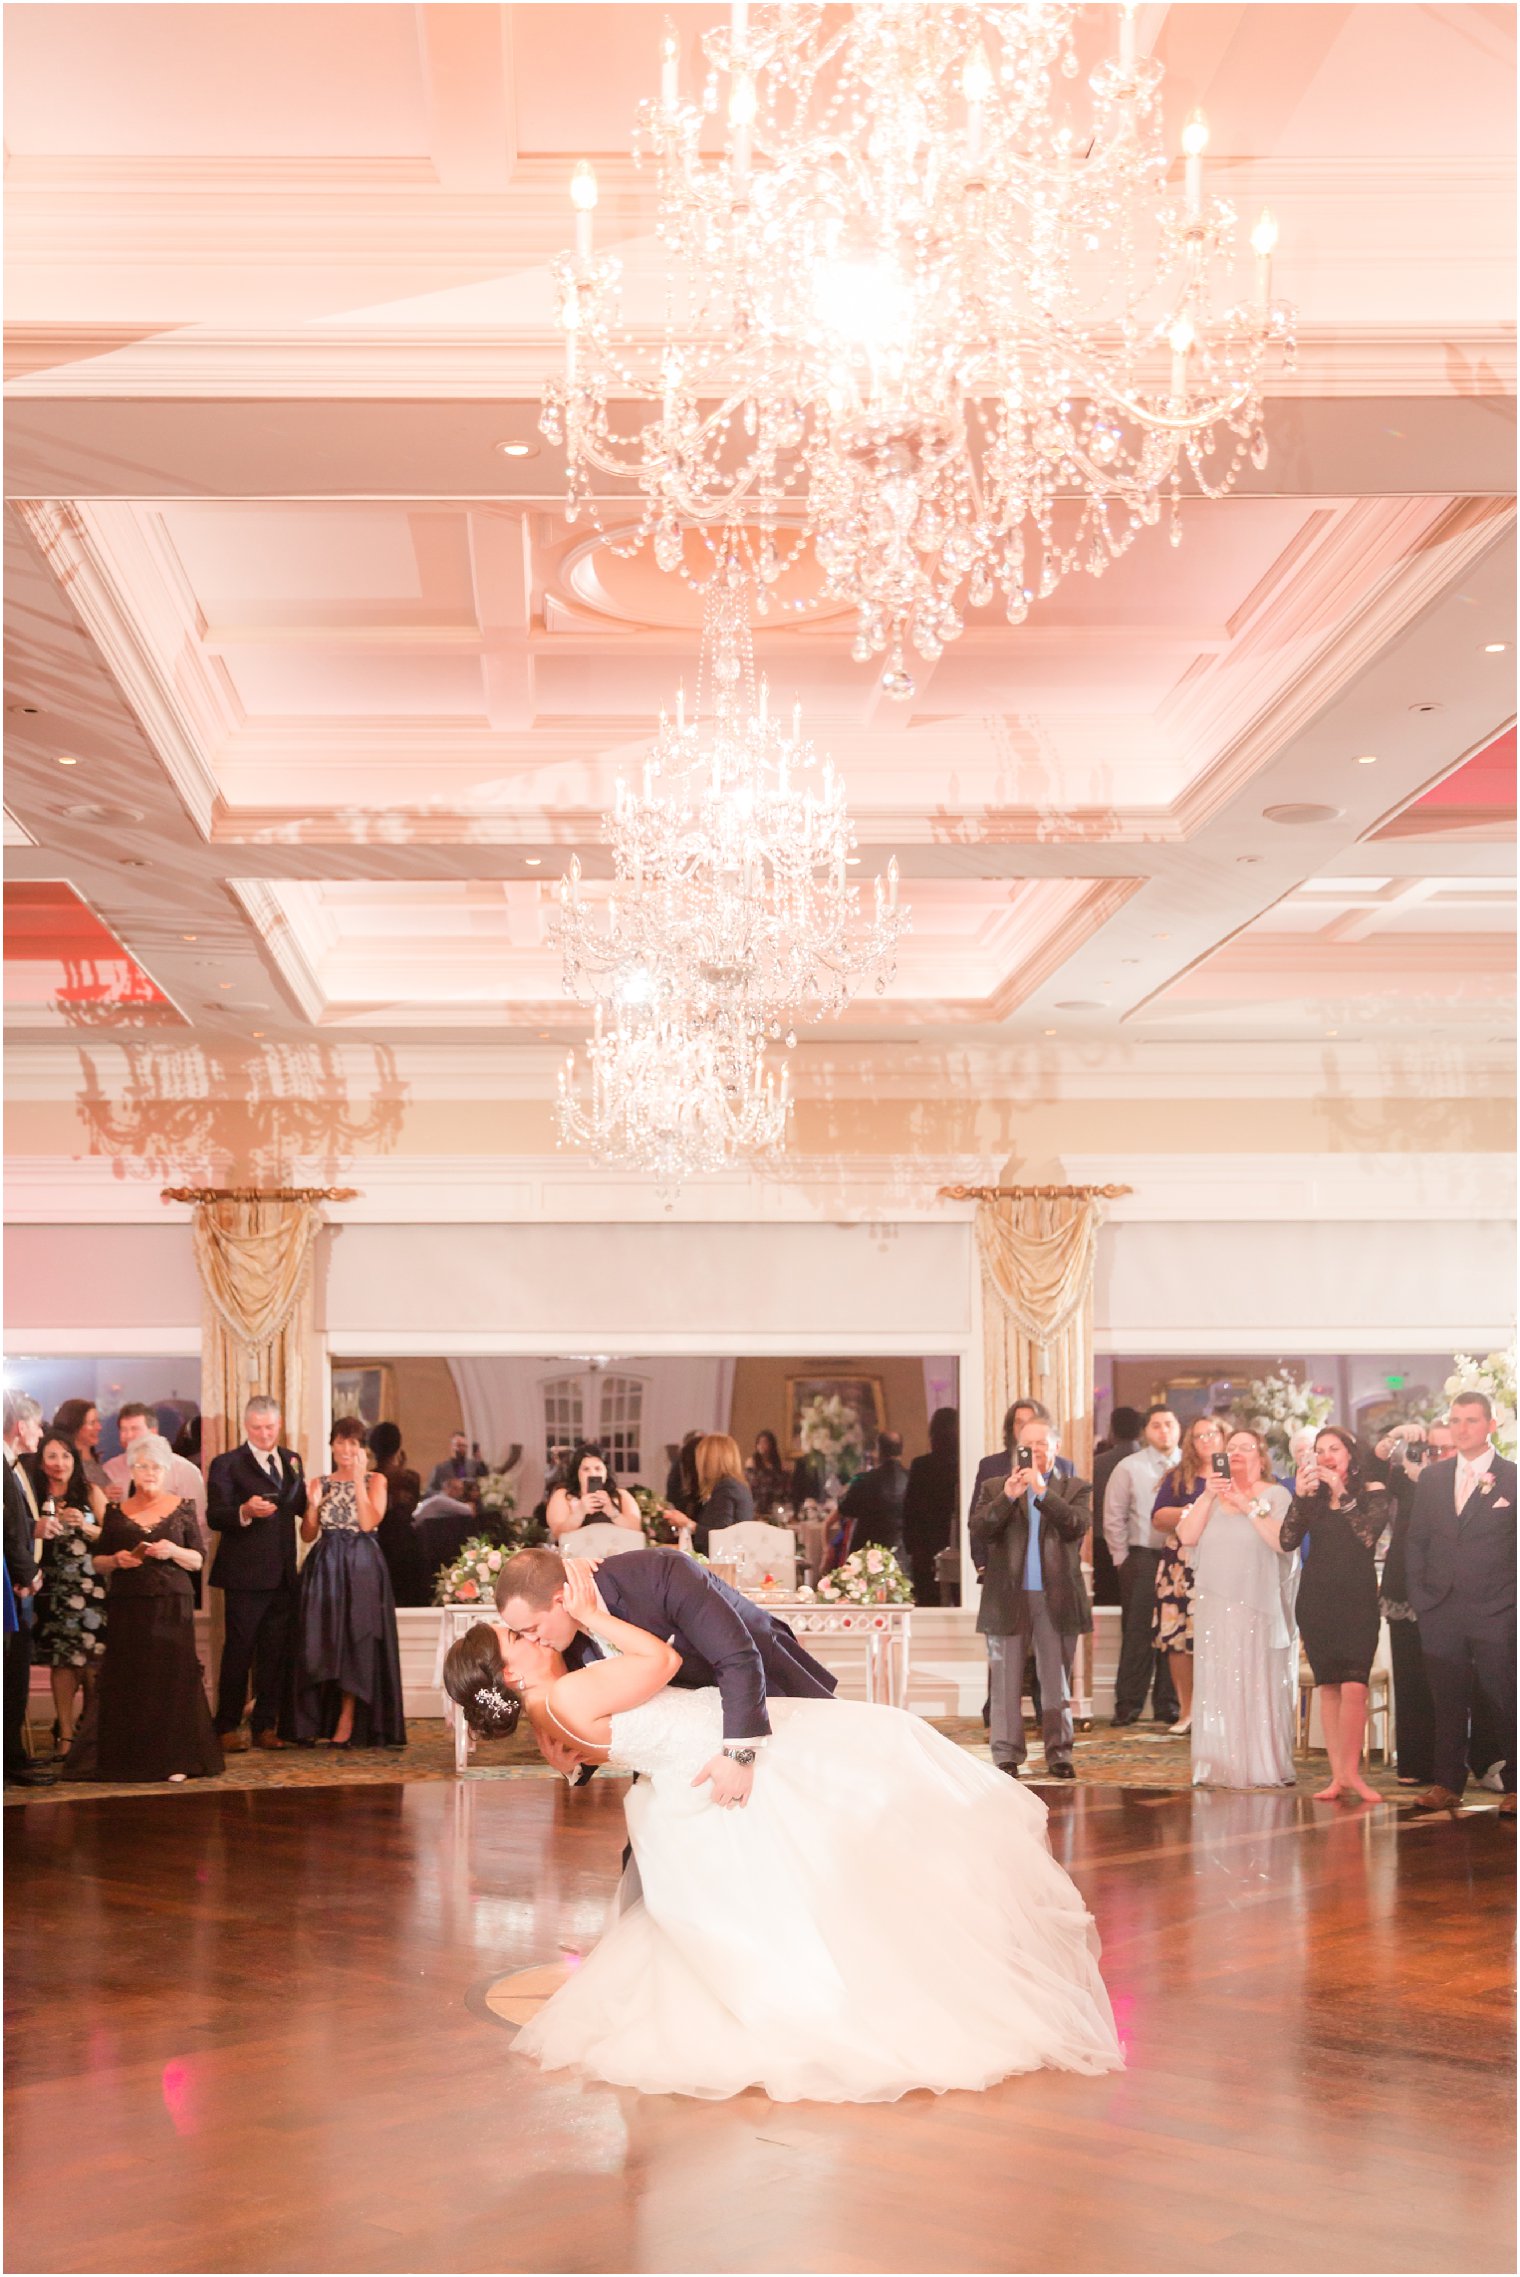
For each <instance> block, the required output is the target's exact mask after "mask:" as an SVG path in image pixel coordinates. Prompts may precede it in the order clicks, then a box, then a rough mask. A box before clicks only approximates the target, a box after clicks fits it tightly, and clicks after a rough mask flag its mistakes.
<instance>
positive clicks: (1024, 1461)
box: [1013, 1447, 1034, 1471]
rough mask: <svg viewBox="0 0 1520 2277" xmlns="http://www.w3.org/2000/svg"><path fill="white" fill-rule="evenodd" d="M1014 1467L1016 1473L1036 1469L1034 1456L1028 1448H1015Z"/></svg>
mask: <svg viewBox="0 0 1520 2277" xmlns="http://www.w3.org/2000/svg"><path fill="white" fill-rule="evenodd" d="M1013 1467H1014V1469H1015V1470H1016V1471H1032V1470H1033V1469H1034V1456H1033V1455H1032V1454H1031V1452H1030V1450H1029V1449H1028V1448H1027V1447H1015V1448H1014V1450H1013Z"/></svg>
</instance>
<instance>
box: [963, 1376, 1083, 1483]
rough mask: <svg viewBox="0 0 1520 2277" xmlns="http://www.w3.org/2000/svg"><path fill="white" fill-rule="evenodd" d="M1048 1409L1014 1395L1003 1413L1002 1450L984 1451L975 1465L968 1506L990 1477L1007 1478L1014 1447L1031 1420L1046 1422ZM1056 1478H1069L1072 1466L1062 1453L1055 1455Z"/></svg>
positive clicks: (1036, 1402)
mask: <svg viewBox="0 0 1520 2277" xmlns="http://www.w3.org/2000/svg"><path fill="white" fill-rule="evenodd" d="M1049 1421H1050V1409H1049V1408H1048V1407H1046V1406H1045V1405H1044V1404H1043V1402H1041V1401H1040V1400H1037V1399H1016V1400H1015V1401H1014V1403H1013V1405H1012V1407H1010V1408H1009V1410H1008V1413H1007V1414H1006V1415H1005V1416H1004V1417H1003V1451H1002V1453H1001V1454H1000V1455H983V1457H982V1459H981V1461H980V1462H979V1463H978V1464H977V1466H976V1477H975V1478H974V1479H973V1480H972V1482H971V1505H970V1506H971V1508H973V1509H974V1508H975V1507H976V1498H977V1496H978V1495H979V1494H980V1493H981V1491H982V1488H983V1487H984V1486H985V1485H986V1483H987V1481H988V1479H990V1478H1006V1477H1007V1476H1008V1473H1009V1472H1010V1471H1011V1470H1012V1468H1013V1450H1014V1448H1015V1447H1022V1446H1023V1445H1024V1443H1025V1437H1026V1434H1027V1430H1028V1426H1029V1425H1030V1424H1031V1423H1048V1422H1049ZM1056 1475H1057V1477H1058V1478H1071V1477H1072V1476H1073V1466H1072V1464H1071V1463H1069V1462H1068V1461H1067V1459H1066V1457H1065V1456H1064V1455H1057V1457H1056Z"/></svg>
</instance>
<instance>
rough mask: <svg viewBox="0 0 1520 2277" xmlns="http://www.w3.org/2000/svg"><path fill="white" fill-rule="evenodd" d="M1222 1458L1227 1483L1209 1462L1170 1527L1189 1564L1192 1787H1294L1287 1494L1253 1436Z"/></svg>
mask: <svg viewBox="0 0 1520 2277" xmlns="http://www.w3.org/2000/svg"><path fill="white" fill-rule="evenodd" d="M1224 1452H1225V1458H1226V1466H1227V1473H1228V1475H1227V1476H1225V1477H1222V1478H1221V1477H1219V1476H1218V1475H1217V1467H1216V1466H1214V1465H1212V1464H1211V1466H1210V1476H1209V1478H1208V1479H1207V1481H1206V1482H1205V1484H1204V1489H1203V1492H1202V1493H1201V1494H1200V1495H1199V1496H1198V1498H1197V1500H1196V1501H1195V1502H1194V1503H1193V1506H1192V1508H1191V1509H1190V1510H1185V1511H1184V1512H1183V1514H1182V1516H1181V1518H1180V1519H1179V1520H1178V1522H1177V1539H1178V1541H1179V1542H1180V1543H1181V1544H1182V1546H1183V1548H1184V1549H1185V1550H1188V1551H1190V1552H1191V1554H1192V1560H1193V1784H1194V1786H1195V1787H1209V1786H1212V1787H1291V1786H1292V1785H1293V1784H1294V1771H1293V1693H1294V1686H1295V1680H1296V1677H1297V1673H1298V1668H1297V1652H1296V1649H1295V1648H1296V1641H1297V1640H1296V1635H1295V1631H1294V1626H1293V1593H1294V1590H1295V1587H1296V1585H1297V1580H1298V1574H1297V1569H1296V1567H1295V1565H1294V1562H1293V1559H1292V1558H1291V1557H1290V1556H1289V1555H1288V1553H1287V1552H1286V1551H1285V1550H1284V1549H1283V1548H1282V1547H1281V1546H1280V1537H1281V1534H1282V1522H1283V1520H1284V1518H1285V1517H1286V1516H1287V1514H1288V1499H1289V1498H1288V1490H1287V1488H1286V1487H1283V1486H1279V1485H1278V1484H1277V1482H1276V1480H1275V1479H1274V1478H1273V1476H1272V1460H1271V1456H1270V1455H1269V1453H1268V1451H1267V1446H1266V1442H1265V1440H1263V1439H1262V1438H1260V1437H1259V1436H1258V1434H1257V1433H1256V1432H1254V1431H1232V1432H1231V1433H1230V1436H1229V1438H1228V1439H1227V1440H1226V1441H1225V1449H1224Z"/></svg>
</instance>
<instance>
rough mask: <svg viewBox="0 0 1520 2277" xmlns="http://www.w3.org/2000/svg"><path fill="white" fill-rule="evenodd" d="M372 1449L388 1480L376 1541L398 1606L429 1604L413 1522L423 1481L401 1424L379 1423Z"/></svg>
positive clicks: (379, 1466)
mask: <svg viewBox="0 0 1520 2277" xmlns="http://www.w3.org/2000/svg"><path fill="white" fill-rule="evenodd" d="M369 1451H370V1458H371V1460H372V1461H373V1463H374V1466H375V1469H376V1471H377V1472H378V1474H379V1475H380V1477H381V1478H383V1479H384V1481H385V1516H384V1517H383V1518H382V1519H381V1521H380V1523H379V1525H378V1526H377V1528H376V1529H375V1540H376V1541H377V1542H378V1543H379V1544H380V1555H381V1556H382V1557H383V1558H384V1560H385V1570H386V1572H387V1573H388V1574H389V1575H390V1577H391V1595H392V1596H393V1597H394V1598H395V1600H396V1603H397V1604H398V1605H426V1604H427V1602H428V1599H429V1594H430V1593H429V1590H428V1577H427V1575H426V1573H424V1571H423V1567H422V1557H421V1553H420V1551H419V1549H418V1544H417V1535H416V1531H415V1529H414V1527H413V1525H412V1520H413V1519H414V1518H415V1517H416V1515H417V1511H418V1507H419V1505H420V1504H421V1501H422V1480H421V1478H420V1476H419V1475H418V1473H417V1472H416V1471H414V1470H412V1469H410V1468H409V1467H408V1465H407V1460H406V1449H405V1448H404V1447H403V1446H402V1444H401V1431H400V1428H399V1426H398V1425H397V1424H394V1423H377V1424H376V1425H375V1428H374V1430H373V1431H371V1433H370V1435H369Z"/></svg>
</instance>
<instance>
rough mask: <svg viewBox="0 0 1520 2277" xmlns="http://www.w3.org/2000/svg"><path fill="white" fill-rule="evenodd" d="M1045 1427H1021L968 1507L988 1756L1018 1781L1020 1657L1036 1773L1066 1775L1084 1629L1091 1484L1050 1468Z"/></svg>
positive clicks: (1054, 1437) (1050, 1440)
mask: <svg viewBox="0 0 1520 2277" xmlns="http://www.w3.org/2000/svg"><path fill="white" fill-rule="evenodd" d="M1058 1445H1059V1437H1058V1434H1057V1432H1056V1428H1055V1426H1054V1424H1052V1423H1043V1422H1031V1423H1028V1424H1026V1425H1025V1428H1024V1438H1023V1442H1022V1444H1020V1445H1016V1446H1015V1447H1014V1448H1013V1449H1012V1467H1011V1469H1010V1470H1009V1473H1008V1476H1007V1477H1006V1478H1004V1479H996V1478H989V1479H985V1480H984V1481H983V1482H982V1485H981V1488H980V1490H979V1492H978V1494H977V1498H976V1501H975V1503H974V1504H973V1506H972V1511H971V1546H972V1550H973V1553H974V1554H976V1555H977V1556H978V1557H979V1558H981V1559H982V1560H984V1561H985V1572H984V1575H983V1579H982V1601H981V1605H980V1607H979V1609H978V1612H977V1616H976V1626H977V1631H978V1634H979V1635H981V1636H984V1637H985V1638H986V1640H987V1664H988V1672H989V1675H990V1678H991V1713H990V1720H989V1731H990V1738H991V1745H992V1760H993V1762H994V1763H995V1764H996V1765H997V1766H998V1768H999V1770H1001V1771H1006V1772H1007V1773H1008V1774H1009V1776H1010V1778H1014V1779H1016V1778H1018V1776H1019V1773H1020V1771H1021V1769H1022V1767H1023V1763H1024V1759H1025V1755H1026V1753H1027V1742H1026V1740H1025V1737H1024V1701H1023V1691H1024V1681H1023V1679H1024V1659H1025V1654H1026V1653H1027V1652H1028V1651H1029V1650H1030V1649H1031V1648H1032V1649H1033V1652H1034V1661H1035V1668H1036V1671H1037V1673H1038V1675H1039V1680H1040V1730H1041V1737H1042V1738H1043V1740H1044V1744H1045V1768H1046V1770H1047V1772H1048V1773H1049V1774H1050V1776H1051V1777H1052V1778H1053V1779H1074V1778H1075V1777H1076V1771H1075V1769H1074V1767H1073V1764H1072V1760H1071V1751H1072V1721H1071V1671H1072V1664H1073V1662H1074V1661H1075V1659H1076V1652H1077V1639H1078V1637H1079V1636H1085V1635H1086V1634H1087V1633H1088V1632H1089V1631H1090V1630H1091V1628H1092V1625H1093V1624H1092V1606H1091V1604H1090V1603H1089V1601H1088V1595H1087V1585H1086V1583H1085V1582H1084V1581H1083V1579H1082V1540H1083V1537H1084V1535H1085V1534H1086V1532H1087V1530H1088V1528H1089V1526H1090V1525H1091V1524H1092V1488H1091V1486H1090V1485H1089V1483H1088V1481H1087V1480H1086V1479H1085V1478H1077V1477H1076V1476H1075V1474H1071V1475H1068V1476H1067V1477H1064V1478H1063V1477H1062V1476H1061V1475H1060V1474H1059V1473H1058V1472H1057V1470H1056V1450H1057V1447H1058Z"/></svg>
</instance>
